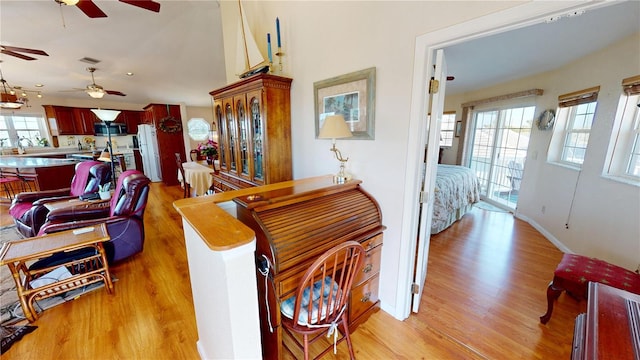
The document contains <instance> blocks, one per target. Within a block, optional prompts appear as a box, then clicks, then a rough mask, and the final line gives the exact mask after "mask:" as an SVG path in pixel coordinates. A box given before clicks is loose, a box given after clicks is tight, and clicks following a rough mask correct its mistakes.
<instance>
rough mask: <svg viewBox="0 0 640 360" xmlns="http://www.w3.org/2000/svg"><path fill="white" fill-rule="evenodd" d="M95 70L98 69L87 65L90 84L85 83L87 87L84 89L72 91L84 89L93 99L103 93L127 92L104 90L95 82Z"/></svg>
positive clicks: (98, 97)
mask: <svg viewBox="0 0 640 360" xmlns="http://www.w3.org/2000/svg"><path fill="white" fill-rule="evenodd" d="M96 70H98V69H96V68H94V67H88V68H87V71H88V72H90V73H91V85H87V87H86V88H84V89H75V90H72V91H84V92H86V93H87V94H88V95H89V96H91V97H92V98H94V99H101V98H102V97H103V96H104V94H108V95H118V96H127V94H125V93H122V92H120V91H115V90H105V89H104V88H103V87H102V86H100V85H98V84H96V80H95V79H94V77H93V73H94V72H95V71H96Z"/></svg>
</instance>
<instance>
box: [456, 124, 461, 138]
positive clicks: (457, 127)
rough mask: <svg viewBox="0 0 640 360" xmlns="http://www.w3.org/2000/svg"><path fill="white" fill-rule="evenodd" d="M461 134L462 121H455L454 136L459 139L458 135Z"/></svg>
mask: <svg viewBox="0 0 640 360" xmlns="http://www.w3.org/2000/svg"><path fill="white" fill-rule="evenodd" d="M461 133H462V121H456V132H455V136H456V137H460V134H461Z"/></svg>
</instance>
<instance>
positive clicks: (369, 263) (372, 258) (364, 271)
mask: <svg viewBox="0 0 640 360" xmlns="http://www.w3.org/2000/svg"><path fill="white" fill-rule="evenodd" d="M381 254H382V246H377V247H375V248H373V249H371V250H369V251H367V252H366V254H365V257H364V261H363V263H362V268H361V269H360V273H359V274H358V275H357V276H356V278H355V279H354V280H353V286H358V285H359V284H361V283H363V282H364V281H366V280H367V279H369V278H370V277H372V276H374V275H376V274H378V273H379V272H380V257H381Z"/></svg>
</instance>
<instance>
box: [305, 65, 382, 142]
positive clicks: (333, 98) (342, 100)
mask: <svg viewBox="0 0 640 360" xmlns="http://www.w3.org/2000/svg"><path fill="white" fill-rule="evenodd" d="M375 87H376V68H375V67H372V68H368V69H364V70H360V71H356V72H352V73H349V74H345V75H340V76H336V77H333V78H330V79H326V80H322V81H317V82H314V83H313V94H314V97H315V128H316V139H317V138H318V134H319V133H320V128H321V127H322V124H323V123H324V118H325V117H326V116H327V115H335V114H342V115H343V116H344V119H345V121H346V123H347V125H348V126H349V130H351V133H352V134H353V137H350V138H345V139H344V140H349V139H355V140H374V139H375V128H374V124H375V123H374V119H375V113H374V112H375V98H376V97H375Z"/></svg>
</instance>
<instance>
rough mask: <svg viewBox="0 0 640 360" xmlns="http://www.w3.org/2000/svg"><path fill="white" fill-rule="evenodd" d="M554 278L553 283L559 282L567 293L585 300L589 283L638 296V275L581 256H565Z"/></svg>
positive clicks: (639, 279) (639, 282) (639, 281)
mask: <svg viewBox="0 0 640 360" xmlns="http://www.w3.org/2000/svg"><path fill="white" fill-rule="evenodd" d="M554 276H555V277H554V282H557V281H561V282H562V283H563V285H564V287H565V288H566V289H567V291H569V292H570V293H573V294H574V295H579V296H583V297H585V298H586V292H587V284H588V283H589V282H590V281H592V282H599V283H602V284H606V285H609V286H613V287H615V288H617V289H622V290H626V291H629V292H631V293H634V294H640V274H637V273H634V272H633V271H630V270H627V269H625V268H622V267H619V266H616V265H612V264H609V263H607V262H606V261H603V260H598V259H595V258H589V257H585V256H581V255H575V254H565V255H564V256H563V257H562V261H561V262H560V264H559V265H558V267H557V268H556V271H555V272H554Z"/></svg>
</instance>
